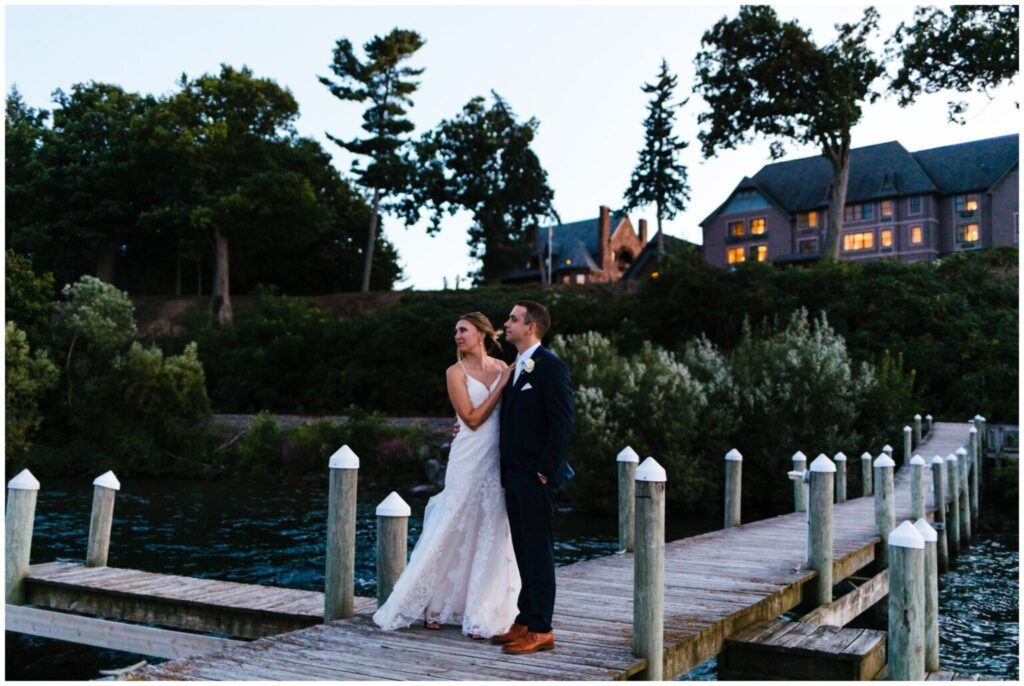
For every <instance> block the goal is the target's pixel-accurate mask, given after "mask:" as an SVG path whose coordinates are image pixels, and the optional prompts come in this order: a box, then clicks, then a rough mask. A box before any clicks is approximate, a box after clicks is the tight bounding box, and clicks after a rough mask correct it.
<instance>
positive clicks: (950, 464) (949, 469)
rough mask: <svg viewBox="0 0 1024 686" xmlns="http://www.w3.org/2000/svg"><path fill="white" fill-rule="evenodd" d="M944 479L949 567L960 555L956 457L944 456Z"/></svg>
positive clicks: (958, 483) (957, 467)
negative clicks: (946, 499) (946, 492)
mask: <svg viewBox="0 0 1024 686" xmlns="http://www.w3.org/2000/svg"><path fill="white" fill-rule="evenodd" d="M946 479H947V483H948V485H949V493H950V498H949V518H948V519H947V520H946V541H947V543H948V544H949V566H950V567H952V566H953V560H955V559H956V558H957V557H958V556H959V555H960V467H959V465H958V463H957V458H956V455H946Z"/></svg>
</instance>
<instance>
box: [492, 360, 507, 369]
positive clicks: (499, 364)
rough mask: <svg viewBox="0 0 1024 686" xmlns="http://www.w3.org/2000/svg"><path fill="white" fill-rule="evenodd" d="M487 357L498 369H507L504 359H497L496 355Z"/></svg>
mask: <svg viewBox="0 0 1024 686" xmlns="http://www.w3.org/2000/svg"><path fill="white" fill-rule="evenodd" d="M489 359H490V360H491V362H493V363H494V364H496V365H497V366H498V369H500V370H501V371H505V370H506V369H508V365H507V364H505V362H504V361H502V360H499V359H498V358H497V357H491V358H489Z"/></svg>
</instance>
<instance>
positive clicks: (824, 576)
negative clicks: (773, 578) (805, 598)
mask: <svg viewBox="0 0 1024 686" xmlns="http://www.w3.org/2000/svg"><path fill="white" fill-rule="evenodd" d="M810 472H811V478H810V482H811V483H810V496H811V497H810V502H809V503H808V507H809V510H808V517H809V526H810V531H809V535H810V536H809V544H808V548H809V552H808V562H809V564H810V566H811V568H812V569H813V570H814V571H816V572H817V573H818V578H817V579H815V586H814V596H813V599H814V600H813V602H814V604H815V605H816V606H821V605H828V604H829V603H831V602H832V498H833V490H834V480H835V473H836V466H835V464H834V463H833V462H832V460H830V459H828V457H826V456H825V455H818V457H817V458H815V460H814V462H812V463H811V468H810Z"/></svg>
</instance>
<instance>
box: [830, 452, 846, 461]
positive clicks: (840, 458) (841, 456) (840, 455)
mask: <svg viewBox="0 0 1024 686" xmlns="http://www.w3.org/2000/svg"><path fill="white" fill-rule="evenodd" d="M832 459H833V460H835V461H836V462H846V455H844V454H843V452H842V451H839V452H838V453H836V454H835V457H833V458H832Z"/></svg>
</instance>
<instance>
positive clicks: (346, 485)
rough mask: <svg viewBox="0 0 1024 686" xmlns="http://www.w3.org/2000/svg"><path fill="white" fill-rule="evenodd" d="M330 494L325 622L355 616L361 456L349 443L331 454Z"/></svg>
mask: <svg viewBox="0 0 1024 686" xmlns="http://www.w3.org/2000/svg"><path fill="white" fill-rule="evenodd" d="M329 467H330V473H331V482H330V486H329V491H328V495H327V564H326V570H325V574H324V623H327V622H332V621H334V620H336V619H349V618H350V617H352V612H353V604H354V602H355V578H356V569H355V563H356V486H357V483H358V477H359V457H358V456H357V455H356V454H355V453H354V452H352V449H351V448H349V447H348V446H347V445H343V446H342V447H341V448H340V449H338V451H337V452H336V453H334V454H333V455H332V456H331V459H330V462H329Z"/></svg>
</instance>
